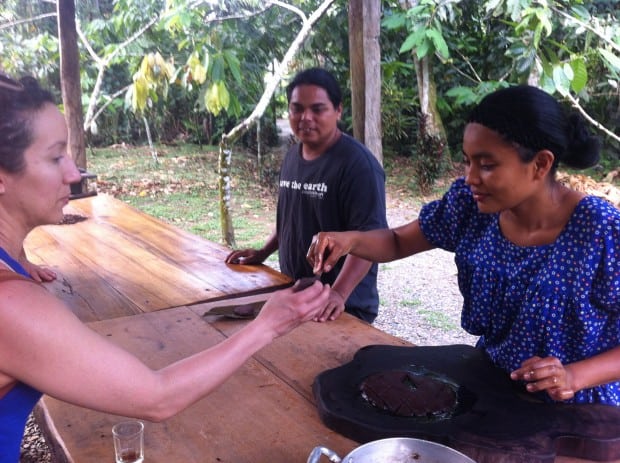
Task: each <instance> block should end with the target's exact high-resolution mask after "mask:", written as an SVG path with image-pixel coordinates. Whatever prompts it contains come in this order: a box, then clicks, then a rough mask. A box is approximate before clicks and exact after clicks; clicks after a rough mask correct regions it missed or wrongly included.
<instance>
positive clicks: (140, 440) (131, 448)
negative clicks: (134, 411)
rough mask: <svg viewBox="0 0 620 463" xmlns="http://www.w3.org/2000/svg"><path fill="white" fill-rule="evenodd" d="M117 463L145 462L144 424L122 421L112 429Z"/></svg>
mask: <svg viewBox="0 0 620 463" xmlns="http://www.w3.org/2000/svg"><path fill="white" fill-rule="evenodd" d="M112 438H113V439H114V454H115V456H116V463H142V462H143V461H144V423H142V422H141V421H122V422H120V423H117V424H115V425H114V426H113V427H112Z"/></svg>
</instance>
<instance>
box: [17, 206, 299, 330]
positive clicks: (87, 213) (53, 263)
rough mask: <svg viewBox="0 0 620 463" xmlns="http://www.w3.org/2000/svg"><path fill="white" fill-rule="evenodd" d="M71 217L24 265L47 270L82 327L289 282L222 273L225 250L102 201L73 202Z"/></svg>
mask: <svg viewBox="0 0 620 463" xmlns="http://www.w3.org/2000/svg"><path fill="white" fill-rule="evenodd" d="M65 214H66V215H68V216H69V217H71V216H78V217H86V220H83V221H80V222H77V223H73V224H67V225H48V226H44V227H39V228H37V229H35V230H34V231H32V232H31V233H30V235H29V236H28V237H27V239H26V242H25V249H26V253H27V255H28V257H29V258H30V259H31V260H32V261H33V262H34V263H37V264H44V265H47V266H49V267H51V268H52V269H53V270H54V271H56V272H57V274H58V279H57V280H56V281H55V282H53V283H51V284H48V286H49V287H50V290H51V291H53V292H55V293H56V295H57V296H58V297H60V298H61V299H62V300H64V301H65V302H66V303H67V304H68V305H69V307H71V309H72V310H73V311H74V313H76V314H77V315H78V317H79V318H80V319H81V320H82V321H85V322H91V321H97V320H106V319H109V318H114V317H120V316H126V315H133V314H140V313H144V312H152V311H156V310H161V309H167V308H170V307H177V306H181V305H188V304H194V303H197V302H202V301H210V300H218V299H223V298H228V297H232V296H239V295H247V294H256V293H260V292H265V291H272V290H274V289H276V288H280V287H284V286H287V285H289V284H290V283H291V280H290V279H289V278H288V277H286V276H285V275H283V274H281V273H279V272H276V271H275V270H273V269H271V268H269V267H267V266H264V265H253V266H241V265H228V264H225V263H224V258H225V257H226V255H227V254H228V252H229V250H228V249H227V248H225V247H224V246H220V245H218V244H215V243H212V242H210V241H207V240H205V239H202V238H200V237H198V236H196V235H193V234H191V233H187V232H184V231H183V230H180V229H179V228H177V227H174V226H172V225H169V224H167V223H164V222H162V221H160V220H158V219H156V218H155V217H152V216H150V215H148V214H144V213H142V212H140V211H138V210H136V209H134V208H133V207H131V206H129V205H128V204H126V203H124V202H122V201H119V200H116V199H114V198H113V197H111V196H108V195H97V196H93V197H88V198H83V199H78V200H74V201H71V202H70V203H69V205H68V206H67V207H66V208H65Z"/></svg>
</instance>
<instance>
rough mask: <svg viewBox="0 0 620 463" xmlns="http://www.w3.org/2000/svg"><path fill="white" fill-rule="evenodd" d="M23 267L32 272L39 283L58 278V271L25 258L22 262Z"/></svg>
mask: <svg viewBox="0 0 620 463" xmlns="http://www.w3.org/2000/svg"><path fill="white" fill-rule="evenodd" d="M20 264H21V265H22V267H24V269H25V270H26V271H27V272H28V273H29V274H30V276H31V277H32V278H33V280H35V281H38V282H39V283H45V282H48V281H54V280H55V279H56V272H54V271H53V270H51V269H49V268H47V267H41V266H40V265H36V264H33V263H32V262H30V261H29V260H23V261H21V262H20Z"/></svg>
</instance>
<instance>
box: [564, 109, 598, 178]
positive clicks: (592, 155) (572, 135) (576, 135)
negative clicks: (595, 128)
mask: <svg viewBox="0 0 620 463" xmlns="http://www.w3.org/2000/svg"><path fill="white" fill-rule="evenodd" d="M568 126H569V127H568V135H569V140H568V147H567V150H566V155H565V157H564V159H562V162H563V163H564V164H566V165H567V166H569V167H574V168H576V169H587V168H588V167H592V166H595V165H596V164H597V163H598V161H599V158H600V150H601V142H600V140H599V139H598V137H595V136H592V135H591V134H590V132H589V131H588V128H587V127H586V124H585V121H584V119H583V117H581V116H580V115H579V114H577V113H573V114H571V115H570V116H569V117H568Z"/></svg>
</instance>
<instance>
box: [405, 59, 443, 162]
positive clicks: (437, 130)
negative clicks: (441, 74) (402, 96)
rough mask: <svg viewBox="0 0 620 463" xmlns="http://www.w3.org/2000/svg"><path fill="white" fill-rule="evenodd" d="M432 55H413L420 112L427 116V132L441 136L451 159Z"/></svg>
mask: <svg viewBox="0 0 620 463" xmlns="http://www.w3.org/2000/svg"><path fill="white" fill-rule="evenodd" d="M432 59H433V57H432V56H425V57H424V58H422V59H418V58H417V57H416V56H415V54H414V55H413V62H414V64H415V74H416V79H417V82H418V96H419V98H420V112H421V113H422V114H423V115H424V116H425V118H426V128H427V133H428V134H429V135H431V136H435V137H439V138H440V139H441V140H442V141H443V142H444V150H445V151H444V153H445V158H446V159H450V153H449V151H448V150H449V148H448V143H447V142H446V140H447V137H446V130H445V128H444V126H443V121H442V120H441V116H440V114H439V110H438V109H437V85H436V84H435V80H434V79H433V63H432Z"/></svg>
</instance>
